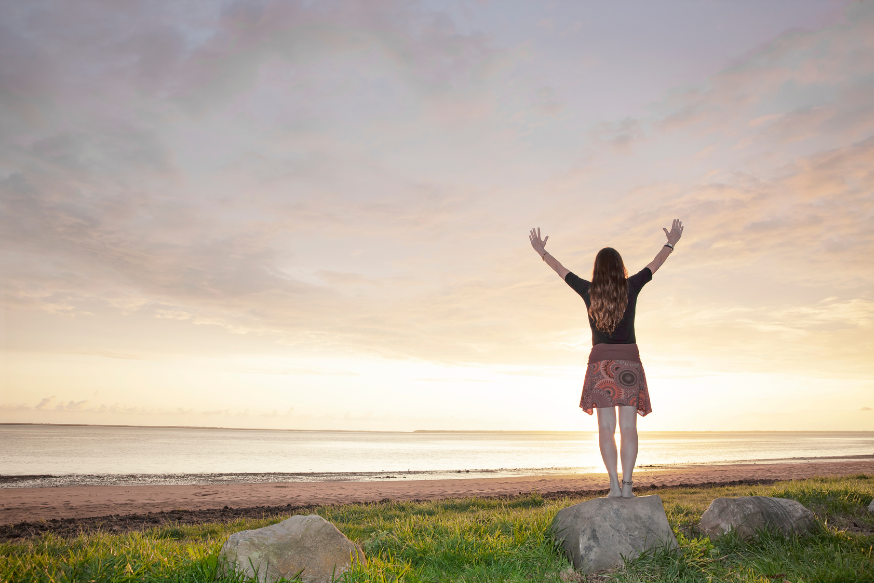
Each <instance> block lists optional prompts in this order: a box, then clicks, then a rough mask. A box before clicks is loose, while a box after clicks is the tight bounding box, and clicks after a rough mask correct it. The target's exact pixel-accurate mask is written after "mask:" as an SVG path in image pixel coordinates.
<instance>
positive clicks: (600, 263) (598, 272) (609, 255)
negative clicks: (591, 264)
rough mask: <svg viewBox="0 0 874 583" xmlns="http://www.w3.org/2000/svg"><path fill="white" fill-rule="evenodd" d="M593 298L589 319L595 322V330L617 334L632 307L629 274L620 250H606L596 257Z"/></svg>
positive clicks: (590, 293)
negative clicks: (617, 329)
mask: <svg viewBox="0 0 874 583" xmlns="http://www.w3.org/2000/svg"><path fill="white" fill-rule="evenodd" d="M589 296H590V297H591V298H592V301H591V305H590V306H589V317H591V318H592V320H594V321H595V327H596V328H598V330H601V331H602V332H606V333H607V334H613V331H614V330H615V329H616V326H617V325H618V324H619V322H621V321H622V316H624V315H625V308H626V307H628V271H626V269H625V264H624V263H623V262H622V256H621V255H619V252H618V251H616V249H613V248H612V247H604V248H603V249H601V250H600V251H599V252H598V256H597V257H595V268H594V270H593V272H592V286H591V287H590V288H589Z"/></svg>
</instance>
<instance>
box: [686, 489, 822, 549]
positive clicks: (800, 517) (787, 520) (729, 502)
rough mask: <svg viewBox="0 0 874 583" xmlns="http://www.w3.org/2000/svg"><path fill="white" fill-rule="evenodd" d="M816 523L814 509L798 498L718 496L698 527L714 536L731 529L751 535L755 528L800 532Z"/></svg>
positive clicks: (784, 532)
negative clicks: (798, 500)
mask: <svg viewBox="0 0 874 583" xmlns="http://www.w3.org/2000/svg"><path fill="white" fill-rule="evenodd" d="M815 524H816V522H815V518H814V516H813V512H811V511H810V510H808V509H807V508H805V507H804V506H802V505H801V503H800V502H796V501H795V500H787V499H785V498H768V497H766V496H744V497H741V498H717V499H716V500H714V501H713V502H711V503H710V507H709V508H708V509H707V510H706V511H705V512H704V514H703V515H702V516H701V521H700V522H699V524H698V528H700V529H701V531H702V532H704V533H706V534H707V535H708V536H709V537H710V538H711V539H713V538H716V537H719V536H721V535H723V534H725V533H726V532H728V531H730V530H734V531H736V532H737V534H738V535H740V536H742V537H744V538H749V537H752V536H754V535H755V534H756V531H759V530H765V529H772V530H776V531H778V532H782V533H783V534H786V535H789V534H801V533H804V532H807V531H809V530H810V529H812V528H813V527H814V525H815Z"/></svg>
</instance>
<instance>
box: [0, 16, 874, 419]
mask: <svg viewBox="0 0 874 583" xmlns="http://www.w3.org/2000/svg"><path fill="white" fill-rule="evenodd" d="M0 14H2V16H0V53H2V55H3V58H2V59H0V242H2V253H0V269H2V272H0V274H2V288H3V299H2V302H3V310H2V312H3V316H2V318H3V319H2V327H0V329H2V343H3V351H2V370H0V382H2V394H0V421H2V422H28V423H92V424H130V425H188V426H212V427H250V428H279V429H349V430H386V431H389V430H390V431H411V430H415V429H444V430H447V429H458V430H470V429H476V430H561V431H574V430H579V431H594V430H596V422H595V419H594V418H593V417H589V416H588V415H586V414H584V413H583V412H581V410H580V409H579V408H578V403H579V399H580V391H581V387H582V380H583V376H584V373H585V363H586V359H587V356H588V351H589V349H590V347H591V332H590V329H589V327H588V323H587V319H586V313H585V305H584V303H583V301H582V299H581V298H580V297H579V296H577V295H576V294H575V293H574V292H573V290H571V289H570V288H569V287H568V286H567V285H566V284H565V283H563V282H562V281H561V280H560V279H559V278H558V277H557V276H556V275H555V273H553V272H552V271H551V270H550V269H549V268H548V267H547V266H546V265H545V264H544V263H543V262H542V261H541V260H540V258H539V257H538V256H537V255H536V253H535V252H534V251H533V250H532V248H531V246H530V244H529V241H528V231H529V230H530V229H531V228H532V227H540V229H541V231H542V233H543V235H549V242H548V243H547V249H548V250H549V251H550V252H551V253H552V254H553V255H554V256H555V257H556V258H557V259H558V260H559V261H561V262H562V263H563V264H564V265H565V266H566V267H567V268H568V269H570V270H571V271H573V272H574V273H576V274H578V275H579V276H580V277H584V278H589V277H590V276H591V271H592V263H593V261H594V256H595V254H596V253H597V251H598V250H599V249H601V248H602V247H606V246H611V247H614V248H616V249H617V250H619V252H620V253H621V254H622V256H623V258H624V260H625V263H626V266H627V268H628V270H629V272H630V273H636V272H637V271H639V270H640V269H642V268H643V267H644V266H645V265H646V264H647V263H649V261H650V260H652V258H653V257H654V256H655V255H656V253H658V252H659V251H660V249H661V247H662V245H663V243H664V242H665V236H664V232H663V231H662V228H663V227H670V224H671V221H672V219H674V218H679V219H681V220H682V221H683V223H684V225H685V230H684V233H683V238H682V239H681V241H680V242H679V243H678V244H677V247H676V251H675V252H674V253H673V254H672V255H671V257H670V258H669V259H668V260H667V262H666V263H665V265H664V266H663V267H662V268H661V269H660V270H659V271H658V272H657V273H656V275H655V277H654V278H653V280H652V282H650V283H649V284H648V285H647V286H646V287H644V288H643V291H642V292H641V295H640V298H639V301H638V308H637V320H636V331H637V340H638V345H639V347H640V352H641V357H642V361H643V363H644V367H645V370H646V375H647V380H648V384H649V389H650V395H651V400H652V406H653V413H652V414H651V415H649V416H647V417H645V418H640V419H639V424H638V427H639V429H640V430H641V431H668V430H683V431H693V430H872V429H874V410H872V409H874V358H872V356H871V355H872V354H874V272H872V267H874V228H872V218H874V1H872V0H862V1H858V0H854V1H838V0H835V1H831V0H817V1H810V0H785V1H781V0H769V1H768V2H753V1H740V2H738V1H728V0H725V1H715V0H703V1H700V2H691V1H689V0H682V1H671V0H665V1H660V2H650V1H642V0H641V1H633V2H632V1H611V2H607V1H594V0H593V1H589V2H577V1H567V2H541V1H527V2H519V1H512V0H507V1H501V2H497V1H470V2H468V1H457V2H456V1H445V2H413V1H409V2H401V1H391V0H386V1H382V0H380V1H373V2H366V3H365V2H342V1H338V2H319V1H302V2H293V1H288V2H270V1H263V2H259V1H255V0H240V1H234V2H199V1H184V0H180V1H175V2H152V1H145V0H143V1H137V0H132V1H130V2H124V3H118V2H114V1H109V0H104V1H89V0H83V1H82V2H76V3H69V2H61V1H58V0H56V1H43V0H31V1H29V2H15V1H12V0H6V1H3V2H2V9H0Z"/></svg>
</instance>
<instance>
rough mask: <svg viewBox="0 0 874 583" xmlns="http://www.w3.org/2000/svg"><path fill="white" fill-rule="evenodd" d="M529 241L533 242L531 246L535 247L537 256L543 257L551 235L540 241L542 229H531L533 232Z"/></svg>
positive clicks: (529, 235) (529, 236)
mask: <svg viewBox="0 0 874 583" xmlns="http://www.w3.org/2000/svg"><path fill="white" fill-rule="evenodd" d="M528 240H529V241H531V246H532V247H534V250H535V251H537V254H538V255H540V256H541V257H543V254H544V253H546V249H545V247H546V242H547V241H548V240H549V235H547V236H546V238H545V239H543V240H542V241H541V240H540V227H537V228H536V229H531V232H530V233H529V234H528Z"/></svg>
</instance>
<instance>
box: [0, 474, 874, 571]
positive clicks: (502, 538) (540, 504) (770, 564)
mask: <svg viewBox="0 0 874 583" xmlns="http://www.w3.org/2000/svg"><path fill="white" fill-rule="evenodd" d="M642 494H658V495H659V496H660V497H661V498H662V500H663V501H664V504H665V510H666V512H667V516H668V520H669V522H670V524H671V527H672V529H673V530H674V533H675V535H676V536H677V540H678V542H679V543H680V551H679V552H678V553H654V554H647V555H643V556H641V557H638V558H637V559H635V560H633V561H629V562H627V563H626V564H625V565H624V566H623V567H621V568H618V569H616V570H613V571H610V572H605V573H599V574H596V575H589V576H588V577H586V576H584V575H582V574H580V573H576V572H574V571H573V570H571V569H569V564H568V562H567V560H566V559H565V557H564V556H563V554H562V553H561V551H560V550H559V549H558V548H557V547H556V545H555V543H554V541H553V539H552V538H551V536H550V535H549V525H550V523H551V521H552V519H553V517H554V515H555V513H556V512H558V510H560V509H562V508H564V507H566V506H569V505H572V504H576V503H578V502H582V501H583V500H586V499H590V498H592V496H588V497H585V496H577V497H574V496H566V497H544V496H541V495H540V494H539V493H538V492H536V491H533V492H531V493H529V494H525V495H520V496H515V497H506V498H488V499H485V498H464V499H448V500H437V501H424V502H381V503H369V504H348V505H333V506H317V507H313V508H312V509H311V510H307V511H306V512H307V513H315V514H319V515H320V516H322V517H324V518H325V519H327V520H330V521H331V522H333V523H334V524H335V525H336V526H337V527H338V528H339V529H340V530H341V531H342V532H343V533H344V534H345V535H346V536H348V537H349V538H350V539H352V540H354V541H356V542H358V543H360V544H361V545H362V546H363V547H364V549H365V551H366V553H367V557H368V563H367V566H366V567H361V568H358V569H356V570H354V571H352V572H350V573H347V574H345V575H344V576H343V578H342V580H343V581H346V582H349V583H352V582H371V581H372V582H380V583H385V582H393V581H398V582H402V581H403V582H410V583H416V582H425V581H439V582H443V581H445V582H449V581H471V582H473V581H489V582H492V581H493V582H498V581H501V582H504V581H519V582H520V583H521V582H526V583H529V582H532V581H543V582H564V583H567V582H569V581H579V582H583V581H598V582H603V581H615V582H623V583H625V582H627V583H631V582H635V583H636V582H644V581H646V582H660V581H665V582H667V581H672V582H674V581H689V582H711V581H739V582H740V581H744V582H763V583H764V582H773V581H777V582H780V583H783V582H785V581H789V582H791V583H802V582H804V583H812V582H833V583H838V582H848V583H849V582H856V581H859V582H867V581H874V514H872V513H869V512H868V510H867V507H868V505H869V504H870V503H871V500H872V497H874V475H871V474H859V475H854V476H849V477H841V478H810V479H805V480H794V481H780V482H776V483H773V484H766V485H736V486H720V487H678V488H659V489H654V490H649V491H647V492H642ZM734 496H774V497H783V498H791V499H794V500H797V501H799V502H800V503H802V504H804V505H805V506H806V507H807V508H809V509H810V510H812V511H813V512H814V514H815V515H816V517H817V527H816V529H815V530H814V532H812V533H810V534H807V535H803V536H793V537H789V538H784V537H782V536H779V535H775V534H769V533H763V534H762V535H761V536H759V537H758V538H756V539H752V540H748V541H744V540H741V539H739V538H737V537H734V536H732V535H727V536H724V537H721V538H720V539H718V540H717V541H715V542H711V541H710V540H709V539H708V538H707V537H705V536H703V535H702V534H701V533H700V532H699V531H698V529H697V523H698V520H699V519H700V517H701V514H702V513H703V512H704V510H706V508H707V506H708V505H709V504H710V502H711V501H712V500H713V499H715V498H718V497H734ZM289 515H290V513H277V514H274V515H270V516H264V517H261V518H233V517H230V518H229V519H228V520H226V521H216V522H206V523H200V524H182V523H176V524H173V523H171V524H163V525H161V526H157V527H154V528H146V529H144V530H138V531H130V532H121V533H119V532H113V531H112V527H111V526H107V528H106V529H101V528H96V529H93V530H89V531H88V532H84V533H80V534H71V535H69V536H64V535H59V534H57V533H55V532H47V533H44V534H40V535H37V536H33V537H29V538H21V539H17V540H14V541H12V542H5V543H2V544H0V580H2V581H3V582H13V581H14V582H16V583H18V582H25V581H45V582H57V583H60V582H68V581H69V582H72V581H87V582H94V583H97V582H102V581H107V582H109V581H112V582H121V581H147V582H151V581H154V582H158V581H162V582H163V581H167V582H171V581H172V582H183V581H184V582H188V581H190V582H195V581H203V582H207V581H214V580H216V576H215V575H216V567H217V560H218V553H219V550H220V549H221V545H222V543H223V542H224V541H225V540H226V539H227V537H228V536H229V535H230V534H231V533H233V532H237V531H239V530H245V529H253V528H260V527H263V526H267V525H269V524H273V523H276V522H278V521H280V520H284V519H285V518H288V516H289ZM107 524H111V523H107ZM219 580H222V581H243V580H242V579H232V578H231V579H227V578H226V579H219Z"/></svg>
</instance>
